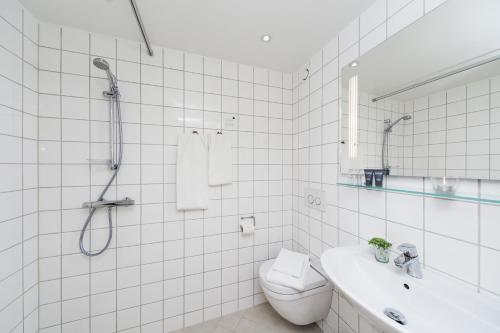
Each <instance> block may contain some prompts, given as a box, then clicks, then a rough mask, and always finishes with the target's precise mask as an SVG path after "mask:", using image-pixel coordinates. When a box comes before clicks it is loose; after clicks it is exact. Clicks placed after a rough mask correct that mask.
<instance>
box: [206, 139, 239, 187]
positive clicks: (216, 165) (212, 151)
mask: <svg viewBox="0 0 500 333" xmlns="http://www.w3.org/2000/svg"><path fill="white" fill-rule="evenodd" d="M231 153H232V151H231V140H230V138H229V137H227V136H225V135H222V134H216V135H209V143H208V184H209V185H211V186H215V185H224V184H230V183H231V182H232V178H233V177H232V172H233V158H232V155H231Z"/></svg>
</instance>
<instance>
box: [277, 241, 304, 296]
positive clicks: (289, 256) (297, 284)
mask: <svg viewBox="0 0 500 333" xmlns="http://www.w3.org/2000/svg"><path fill="white" fill-rule="evenodd" d="M309 266H310V264H309V256H308V255H305V254H301V253H297V252H292V251H289V250H287V249H281V251H280V253H279V255H278V257H277V258H276V260H275V261H274V264H273V266H272V267H271V269H270V270H269V272H268V273H267V280H268V281H269V282H272V283H276V284H279V285H282V286H286V287H292V288H294V289H297V290H301V291H302V290H304V281H305V278H306V276H307V271H308V270H309Z"/></svg>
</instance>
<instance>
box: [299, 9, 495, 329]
mask: <svg viewBox="0 0 500 333" xmlns="http://www.w3.org/2000/svg"><path fill="white" fill-rule="evenodd" d="M443 2H444V1H442V0H436V1H429V0H425V1H424V0H403V1H402V0H377V1H376V2H375V3H374V4H373V5H372V6H371V7H369V8H368V9H367V10H366V11H365V12H363V13H362V14H361V15H360V16H359V17H358V18H357V19H356V20H354V21H353V22H352V23H351V24H349V25H348V26H347V27H346V28H345V29H344V30H343V31H341V33H340V34H339V35H338V36H336V37H334V38H333V39H332V40H331V41H330V42H329V43H328V44H327V45H325V46H324V47H323V49H322V50H320V51H319V52H318V53H317V54H316V55H315V56H313V57H312V58H311V59H310V61H309V62H308V63H306V64H305V65H304V66H303V67H302V68H301V69H298V70H297V72H296V73H294V76H293V132H294V156H293V194H294V197H293V244H294V248H295V249H297V250H300V251H303V252H308V253H310V254H311V255H313V256H318V257H319V256H320V255H321V253H322V252H323V251H324V250H326V249H328V248H330V247H336V246H344V245H351V244H365V243H366V241H367V240H368V239H370V238H371V237H373V236H382V237H385V238H387V239H388V240H389V241H391V242H392V243H393V244H396V245H397V244H399V243H402V242H409V243H413V244H416V245H417V247H418V251H419V253H420V256H421V257H422V262H423V264H424V265H425V266H426V267H427V268H429V269H434V270H436V271H438V272H441V273H443V274H445V275H447V276H449V277H451V278H454V279H457V280H458V281H461V282H463V284H464V288H472V289H475V290H477V291H478V292H482V293H487V294H491V295H493V297H496V296H500V289H499V288H498V283H497V282H496V281H499V280H500V269H499V266H498V264H495V263H498V261H499V260H500V242H499V241H498V234H499V231H500V224H499V223H498V222H499V221H498V216H499V213H500V207H499V206H493V205H487V204H478V203H471V202H463V201H452V200H442V199H434V198H425V197H423V196H418V195H404V194H395V193H385V192H379V191H367V190H362V189H360V190H358V189H353V188H347V187H342V186H338V185H336V184H337V182H338V181H339V180H340V179H341V178H342V176H341V175H340V173H339V172H338V170H339V163H338V160H339V159H338V130H339V127H340V124H339V103H340V102H339V93H340V89H339V82H340V70H341V69H342V67H343V66H345V65H346V64H348V63H350V62H351V61H353V60H354V59H356V58H357V57H358V56H359V55H361V54H363V53H365V52H367V51H368V50H370V49H371V48H373V47H375V46H376V45H378V44H379V43H381V42H383V41H384V40H385V39H386V38H389V37H390V36H391V35H393V34H395V33H396V32H397V31H399V30H401V29H402V28H404V27H405V26H407V25H409V24H411V23H412V22H414V21H415V20H416V19H418V18H420V17H422V16H424V15H425V14H426V13H428V12H429V11H431V10H432V9H433V8H435V7H436V6H438V5H439V4H441V3H443ZM304 68H309V69H310V71H311V75H310V78H309V79H308V80H306V81H303V80H302V77H303V76H305V75H304V74H303V73H304V71H303V69H304ZM388 182H389V186H395V187H402V188H408V189H415V190H417V191H422V190H423V189H424V188H425V189H427V190H430V189H432V185H431V184H430V182H429V180H428V179H426V178H406V177H390V178H389V180H388ZM306 187H313V188H322V189H323V190H325V191H326V193H327V203H328V206H327V210H326V212H324V213H322V212H319V211H316V210H313V209H310V208H308V207H306V206H305V205H304V200H303V197H304V193H303V192H304V189H305V188H306ZM459 191H461V192H464V193H468V194H475V195H481V196H482V197H497V198H498V195H499V194H500V188H499V183H498V182H493V181H474V180H471V181H464V182H462V183H461V185H460V188H459ZM322 325H323V330H324V331H325V332H342V333H352V332H360V333H366V332H377V330H376V328H375V327H374V326H373V325H371V324H370V323H368V322H367V321H366V319H364V318H363V317H362V316H360V315H359V314H358V313H357V312H356V311H355V310H354V309H353V308H352V307H351V306H350V305H349V303H348V302H347V301H346V300H345V299H343V298H342V297H339V296H338V294H337V293H334V299H333V303H332V309H331V311H330V315H329V316H328V318H327V319H326V320H325V321H324V322H323V323H322Z"/></svg>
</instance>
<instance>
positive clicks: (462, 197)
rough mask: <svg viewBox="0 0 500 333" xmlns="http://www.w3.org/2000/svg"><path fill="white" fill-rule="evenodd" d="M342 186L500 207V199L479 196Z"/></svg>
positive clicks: (364, 186)
mask: <svg viewBox="0 0 500 333" xmlns="http://www.w3.org/2000/svg"><path fill="white" fill-rule="evenodd" d="M337 184H338V185H340V186H346V187H351V188H359V189H365V190H371V191H383V192H391V193H402V194H412V195H421V196H425V197H431V198H441V199H450V200H460V201H471V202H478V203H485V204H493V205H500V199H498V200H497V199H487V198H481V197H479V196H474V195H470V196H469V195H462V194H445V193H435V192H425V191H414V190H405V189H400V188H391V187H375V186H366V185H356V184H349V183H337Z"/></svg>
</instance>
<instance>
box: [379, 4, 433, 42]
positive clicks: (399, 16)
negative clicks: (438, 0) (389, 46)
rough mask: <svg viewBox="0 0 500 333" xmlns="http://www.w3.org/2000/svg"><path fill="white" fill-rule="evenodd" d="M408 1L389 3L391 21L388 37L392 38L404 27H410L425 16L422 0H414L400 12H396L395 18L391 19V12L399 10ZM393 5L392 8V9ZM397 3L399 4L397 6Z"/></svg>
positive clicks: (388, 22)
mask: <svg viewBox="0 0 500 333" xmlns="http://www.w3.org/2000/svg"><path fill="white" fill-rule="evenodd" d="M405 1H406V0H392V1H391V2H389V5H388V8H389V20H388V21H387V35H388V36H392V35H394V34H395V33H397V32H398V31H400V30H401V29H403V28H404V27H406V26H408V25H410V24H411V23H413V22H414V21H415V20H417V19H418V18H420V17H422V15H423V14H424V4H423V1H422V0H413V1H412V2H411V3H410V4H408V5H407V6H406V7H403V8H402V9H401V10H400V11H398V12H396V13H395V14H394V16H392V17H391V12H392V11H393V10H395V9H396V8H398V7H399V6H400V5H401V4H400V3H403V2H405ZM391 3H393V4H392V6H394V7H391ZM395 3H397V4H395Z"/></svg>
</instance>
